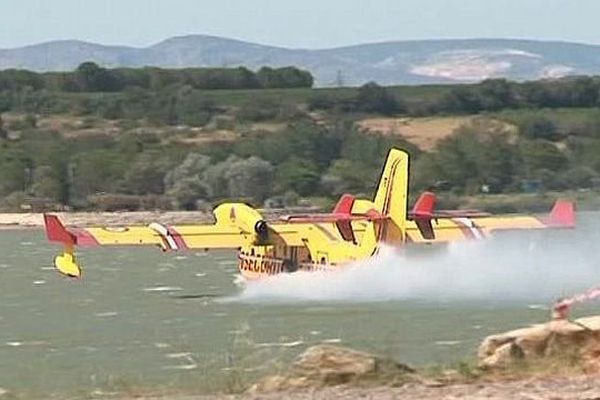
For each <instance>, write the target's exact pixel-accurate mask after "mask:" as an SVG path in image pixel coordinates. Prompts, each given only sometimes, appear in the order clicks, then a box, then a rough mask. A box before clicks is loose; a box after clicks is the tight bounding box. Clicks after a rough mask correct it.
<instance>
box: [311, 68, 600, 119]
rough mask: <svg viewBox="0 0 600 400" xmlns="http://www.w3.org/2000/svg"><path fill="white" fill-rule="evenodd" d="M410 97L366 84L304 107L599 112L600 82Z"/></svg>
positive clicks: (503, 83) (493, 83)
mask: <svg viewBox="0 0 600 400" xmlns="http://www.w3.org/2000/svg"><path fill="white" fill-rule="evenodd" d="M415 92H417V94H415V95H414V98H410V97H405V98H402V97H401V96H399V95H398V94H396V93H395V92H394V91H393V89H392V88H384V87H380V86H378V85H377V84H376V83H368V84H366V85H364V86H362V87H361V88H359V89H358V90H357V93H356V95H355V96H351V97H345V98H340V97H336V96H334V95H331V94H324V95H321V94H315V95H314V96H312V97H311V98H310V99H309V107H310V108H311V109H314V110H329V111H338V112H367V113H379V114H384V115H393V114H398V113H403V114H407V115H410V116H430V115H437V114H477V113H481V112H484V111H492V112H493V111H499V110H505V109H522V108H560V107H598V106H600V78H598V77H588V76H581V77H569V78H563V79H553V80H539V81H532V82H523V83H519V82H512V81H508V80H506V79H488V80H485V81H483V82H481V83H479V84H473V85H455V86H453V87H452V88H451V89H450V90H447V91H444V94H442V95H439V96H429V97H425V98H423V97H422V96H419V95H418V90H415ZM365 104H366V105H365Z"/></svg>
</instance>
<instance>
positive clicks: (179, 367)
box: [162, 353, 198, 371]
mask: <svg viewBox="0 0 600 400" xmlns="http://www.w3.org/2000/svg"><path fill="white" fill-rule="evenodd" d="M165 357H167V358H171V359H183V360H185V361H187V362H188V363H187V364H181V365H165V366H163V367H162V369H166V370H185V371H187V370H192V369H196V368H198V364H197V363H196V361H195V360H194V358H193V357H192V353H171V354H165Z"/></svg>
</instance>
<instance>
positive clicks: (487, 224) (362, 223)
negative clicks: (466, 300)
mask: <svg viewBox="0 0 600 400" xmlns="http://www.w3.org/2000/svg"><path fill="white" fill-rule="evenodd" d="M408 164H409V158H408V154H407V153H406V152H404V151H402V150H399V149H392V150H390V152H389V154H388V156H387V161H386V164H385V166H384V169H383V172H382V175H381V179H380V182H379V186H378V188H377V191H376V194H375V198H374V199H373V200H364V199H357V198H355V197H353V196H352V195H348V194H346V195H343V196H342V197H341V199H340V200H339V202H338V203H337V205H336V206H335V208H334V210H333V212H332V213H330V214H304V215H289V216H285V217H282V218H280V219H278V220H274V221H267V220H265V219H264V218H263V217H262V215H261V214H260V213H259V212H258V211H257V210H255V209H254V208H252V207H250V206H248V205H246V204H242V203H224V204H221V205H219V206H218V207H216V208H215V209H214V217H215V223H214V224H212V225H177V226H164V225H161V224H158V223H151V224H150V225H148V226H130V227H121V228H105V227H93V228H72V227H68V228H67V227H65V226H64V225H63V224H62V223H61V222H60V220H59V219H58V217H57V216H55V215H50V214H46V215H44V222H45V226H46V234H47V237H48V240H49V241H51V242H58V243H61V244H62V245H63V246H64V251H63V253H62V254H61V255H59V256H57V257H56V259H55V266H56V268H57V269H58V270H59V271H60V272H61V273H63V274H66V275H68V276H71V277H79V276H81V268H80V266H79V264H78V262H77V260H76V258H75V255H74V249H75V247H76V246H108V245H120V246H146V245H152V246H158V247H160V248H161V249H163V250H165V251H175V250H190V249H207V250H208V249H236V250H238V252H239V254H238V258H239V270H240V272H241V274H242V275H243V276H244V277H245V278H248V279H256V278H261V277H265V276H269V275H275V274H279V273H290V272H296V271H317V270H335V269H339V268H340V267H341V266H342V265H344V264H348V263H350V262H352V261H355V260H360V259H364V258H367V257H370V256H373V255H375V254H377V252H378V250H379V248H380V246H382V245H387V246H395V247H401V246H403V245H404V244H406V243H429V244H431V243H446V242H451V241H457V240H464V239H480V238H484V237H487V236H489V235H490V234H492V233H493V232H496V231H502V230H520V229H543V228H573V227H574V226H575V211H574V205H573V203H571V202H568V201H565V200H558V201H557V202H556V204H555V205H554V207H553V209H552V211H551V213H550V214H549V215H548V216H547V217H543V218H537V217H532V216H498V217H496V216H491V215H490V214H487V213H482V212H479V211H474V210H452V211H450V210H446V211H443V210H439V211H436V210H435V203H436V197H435V195H434V194H433V193H431V192H425V193H423V194H422V195H421V196H420V198H419V199H418V201H417V202H416V204H415V205H414V207H413V209H412V211H409V210H408V207H407V200H408Z"/></svg>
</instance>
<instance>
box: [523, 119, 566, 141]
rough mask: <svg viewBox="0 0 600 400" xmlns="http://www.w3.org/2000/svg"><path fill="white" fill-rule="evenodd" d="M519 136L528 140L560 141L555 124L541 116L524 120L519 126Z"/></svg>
mask: <svg viewBox="0 0 600 400" xmlns="http://www.w3.org/2000/svg"><path fill="white" fill-rule="evenodd" d="M519 127H520V130H521V134H523V136H525V137H526V138H528V139H546V140H556V139H560V135H559V132H558V128H557V126H556V124H555V123H554V122H553V121H552V120H550V119H548V118H546V117H542V116H534V117H531V118H526V119H525V121H523V122H522V123H520V124H519Z"/></svg>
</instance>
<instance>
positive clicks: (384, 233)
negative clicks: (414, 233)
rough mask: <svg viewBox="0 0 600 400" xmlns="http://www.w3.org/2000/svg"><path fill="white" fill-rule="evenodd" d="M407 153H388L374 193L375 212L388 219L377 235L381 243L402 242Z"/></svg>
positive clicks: (406, 193) (404, 217)
mask: <svg viewBox="0 0 600 400" xmlns="http://www.w3.org/2000/svg"><path fill="white" fill-rule="evenodd" d="M408 162H409V160H408V153H406V152H404V151H402V150H399V149H392V150H390V152H389V153H388V156H387V160H386V162H385V166H384V167H383V173H382V174H381V179H380V180H379V186H378V188H377V192H376V193H375V200H374V201H373V202H374V203H375V206H376V208H377V211H379V212H380V213H381V214H383V215H385V216H387V217H389V218H390V220H389V222H385V223H384V224H383V226H382V230H381V232H380V235H379V240H380V241H383V242H388V243H390V242H398V241H402V240H404V236H405V229H406V217H407V215H406V214H407V201H408Z"/></svg>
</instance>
